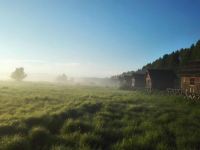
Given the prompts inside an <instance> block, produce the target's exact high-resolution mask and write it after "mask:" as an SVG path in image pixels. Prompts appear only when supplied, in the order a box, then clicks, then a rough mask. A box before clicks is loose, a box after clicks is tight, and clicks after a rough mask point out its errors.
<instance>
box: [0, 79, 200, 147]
mask: <svg viewBox="0 0 200 150" xmlns="http://www.w3.org/2000/svg"><path fill="white" fill-rule="evenodd" d="M94 149H95V150H133V149H136V150H147V149H148V150H176V149H178V150H199V149H200V104H199V103H198V102H190V101H188V100H186V99H183V98H182V97H178V96H168V95H166V94H165V93H162V92H155V93H153V94H148V93H145V92H142V91H123V90H118V89H114V88H103V87H83V86H65V85H56V84H49V83H28V82H22V83H15V82H0V150H94Z"/></svg>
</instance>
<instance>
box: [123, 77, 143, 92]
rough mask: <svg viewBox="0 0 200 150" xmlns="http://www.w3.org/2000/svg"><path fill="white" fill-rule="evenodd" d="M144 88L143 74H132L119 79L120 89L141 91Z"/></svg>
mask: <svg viewBox="0 0 200 150" xmlns="http://www.w3.org/2000/svg"><path fill="white" fill-rule="evenodd" d="M144 87H145V74H142V73H132V74H129V75H124V76H121V77H120V88H122V89H141V88H144Z"/></svg>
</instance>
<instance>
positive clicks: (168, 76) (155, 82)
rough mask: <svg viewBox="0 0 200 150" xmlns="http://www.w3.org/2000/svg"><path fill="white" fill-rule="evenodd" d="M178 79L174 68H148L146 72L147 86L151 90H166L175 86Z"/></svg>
mask: <svg viewBox="0 0 200 150" xmlns="http://www.w3.org/2000/svg"><path fill="white" fill-rule="evenodd" d="M176 79H177V76H176V74H175V73H174V71H173V70H166V69H148V70H147V72H146V88H147V89H149V90H152V89H157V90H166V89H167V88H174V87H175V81H176Z"/></svg>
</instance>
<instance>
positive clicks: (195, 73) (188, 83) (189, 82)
mask: <svg viewBox="0 0 200 150" xmlns="http://www.w3.org/2000/svg"><path fill="white" fill-rule="evenodd" d="M180 77H181V89H182V91H183V92H185V93H196V94H200V60H197V61H192V62H190V63H188V64H187V65H186V66H185V67H183V68H182V70H181V71H180Z"/></svg>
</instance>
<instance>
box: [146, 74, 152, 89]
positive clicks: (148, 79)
mask: <svg viewBox="0 0 200 150" xmlns="http://www.w3.org/2000/svg"><path fill="white" fill-rule="evenodd" d="M146 88H148V89H151V88H152V82H151V78H150V76H149V74H147V76H146Z"/></svg>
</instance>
